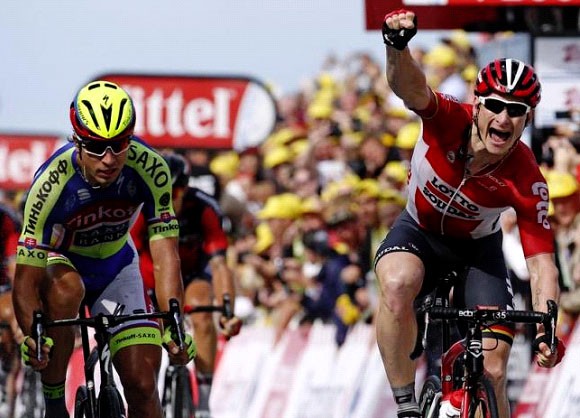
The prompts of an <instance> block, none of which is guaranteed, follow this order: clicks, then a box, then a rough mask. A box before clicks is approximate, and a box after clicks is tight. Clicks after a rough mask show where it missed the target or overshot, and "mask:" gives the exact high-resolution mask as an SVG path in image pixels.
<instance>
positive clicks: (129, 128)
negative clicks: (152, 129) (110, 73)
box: [70, 80, 135, 141]
mask: <svg viewBox="0 0 580 418" xmlns="http://www.w3.org/2000/svg"><path fill="white" fill-rule="evenodd" d="M70 121H71V123H72V126H73V130H74V132H75V133H76V134H77V135H78V136H79V137H81V138H83V139H90V140H97V141H102V140H109V139H113V140H118V139H123V138H127V137H129V136H131V135H133V130H134V129H135V108H134V107H133V101H132V100H131V97H129V94H127V92H126V91H125V90H123V89H122V88H121V87H119V86H118V85H117V84H115V83H111V82H110V81H104V80H98V81H92V82H90V83H89V84H87V85H86V86H84V87H83V88H82V89H80V90H79V92H78V93H77V95H76V97H75V99H74V100H73V102H72V103H71V105H70Z"/></svg>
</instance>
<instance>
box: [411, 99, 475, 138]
mask: <svg viewBox="0 0 580 418" xmlns="http://www.w3.org/2000/svg"><path fill="white" fill-rule="evenodd" d="M415 113H417V114H418V115H419V116H420V117H421V119H422V121H423V125H424V129H423V139H424V141H425V142H426V143H427V144H429V143H431V142H433V141H436V142H437V143H440V144H446V143H448V142H452V141H455V140H456V138H458V137H463V136H464V134H466V132H465V130H466V128H469V126H471V118H472V114H471V110H470V105H468V104H466V103H460V102H459V101H458V100H457V99H456V98H455V97H453V96H450V95H447V94H443V93H439V92H433V96H432V99H431V102H430V103H429V105H428V106H427V108H426V109H423V110H420V111H417V110H415ZM431 133H437V135H435V134H433V135H431Z"/></svg>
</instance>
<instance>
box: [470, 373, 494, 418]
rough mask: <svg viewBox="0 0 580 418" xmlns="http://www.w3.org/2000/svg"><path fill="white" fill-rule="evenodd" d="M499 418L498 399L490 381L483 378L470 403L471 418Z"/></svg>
mask: <svg viewBox="0 0 580 418" xmlns="http://www.w3.org/2000/svg"><path fill="white" fill-rule="evenodd" d="M476 417H477V418H478V417H483V418H499V411H498V409H497V398H496V396H495V391H494V390H493V386H492V385H491V382H490V381H489V379H488V378H487V377H485V376H482V377H481V379H480V380H479V387H478V388H477V393H476V396H475V397H472V399H471V401H470V403H469V418H476Z"/></svg>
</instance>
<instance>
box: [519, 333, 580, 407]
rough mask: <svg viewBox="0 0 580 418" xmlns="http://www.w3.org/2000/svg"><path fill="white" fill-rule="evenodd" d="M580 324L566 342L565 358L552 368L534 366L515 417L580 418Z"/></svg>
mask: <svg viewBox="0 0 580 418" xmlns="http://www.w3.org/2000/svg"><path fill="white" fill-rule="evenodd" d="M579 361H580V323H577V324H576V325H575V327H574V330H573V331H572V333H571V335H570V338H569V339H568V341H567V349H566V356H565V357H564V359H563V360H562V363H561V364H559V365H558V366H556V367H555V368H553V369H543V368H541V367H539V366H537V365H534V367H533V369H532V371H531V373H530V375H529V377H528V379H527V381H526V384H525V386H524V389H523V391H522V395H521V397H520V399H519V402H518V405H517V406H516V408H515V411H514V414H513V417H514V418H548V417H549V418H577V417H580V375H579V374H578V362H579Z"/></svg>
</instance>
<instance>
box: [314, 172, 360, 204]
mask: <svg viewBox="0 0 580 418" xmlns="http://www.w3.org/2000/svg"><path fill="white" fill-rule="evenodd" d="M359 181H360V179H359V177H358V176H356V175H354V174H347V175H346V176H344V177H343V178H342V179H340V180H337V181H331V182H330V183H328V184H327V185H326V186H325V187H324V189H322V192H321V193H320V197H321V198H322V201H323V202H324V203H330V202H332V201H333V200H335V199H337V198H339V197H348V196H350V194H351V193H352V192H353V191H354V190H355V188H356V185H357V184H358V182H359Z"/></svg>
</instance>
